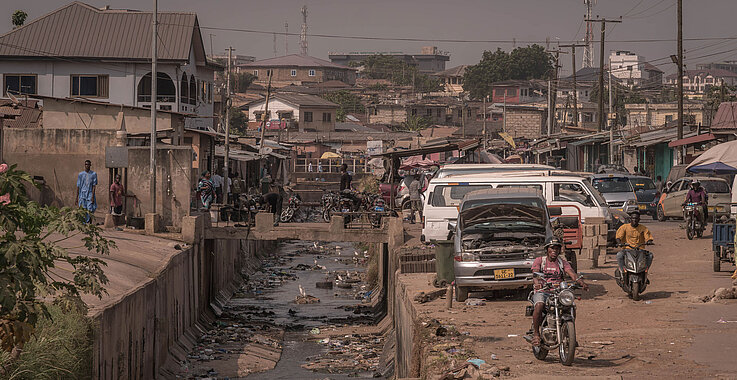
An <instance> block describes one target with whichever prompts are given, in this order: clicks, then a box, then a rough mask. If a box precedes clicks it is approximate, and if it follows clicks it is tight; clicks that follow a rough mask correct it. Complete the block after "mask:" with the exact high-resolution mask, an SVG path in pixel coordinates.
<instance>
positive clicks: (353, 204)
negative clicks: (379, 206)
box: [338, 189, 364, 227]
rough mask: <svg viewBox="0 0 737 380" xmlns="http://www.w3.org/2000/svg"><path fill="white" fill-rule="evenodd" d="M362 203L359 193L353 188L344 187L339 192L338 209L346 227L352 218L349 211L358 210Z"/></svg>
mask: <svg viewBox="0 0 737 380" xmlns="http://www.w3.org/2000/svg"><path fill="white" fill-rule="evenodd" d="M363 203H364V201H363V199H362V197H361V196H360V194H359V193H357V192H355V191H353V190H350V189H346V190H343V192H342V193H340V201H339V203H338V209H339V210H340V211H341V212H342V213H343V224H344V225H345V226H346V227H347V226H348V224H349V223H350V222H351V221H352V220H353V215H351V213H354V212H358V211H360V210H361V205H362V204H363Z"/></svg>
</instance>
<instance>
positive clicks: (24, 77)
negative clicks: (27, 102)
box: [3, 74, 38, 95]
mask: <svg viewBox="0 0 737 380" xmlns="http://www.w3.org/2000/svg"><path fill="white" fill-rule="evenodd" d="M37 82H38V81H37V76H36V75H35V74H5V75H3V94H7V93H11V94H15V95H20V94H29V95H35V94H36V93H37V92H36V91H37V88H36V83H37Z"/></svg>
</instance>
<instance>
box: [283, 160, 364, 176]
mask: <svg viewBox="0 0 737 380" xmlns="http://www.w3.org/2000/svg"><path fill="white" fill-rule="evenodd" d="M367 162H368V161H367V160H366V159H365V158H328V159H320V158H297V159H296V160H294V168H293V172H294V173H339V172H340V166H341V165H343V164H346V165H348V171H350V172H352V173H354V174H355V173H367V172H369V170H368V168H367V166H366V163H367Z"/></svg>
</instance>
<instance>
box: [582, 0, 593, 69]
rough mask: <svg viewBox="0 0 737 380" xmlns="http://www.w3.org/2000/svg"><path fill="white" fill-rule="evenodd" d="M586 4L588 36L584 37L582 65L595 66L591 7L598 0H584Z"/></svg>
mask: <svg viewBox="0 0 737 380" xmlns="http://www.w3.org/2000/svg"><path fill="white" fill-rule="evenodd" d="M583 3H584V4H585V5H586V36H585V37H584V44H585V45H586V46H585V47H584V49H583V65H582V67H593V66H594V25H593V23H592V22H591V21H588V20H591V8H592V7H593V5H594V4H595V3H596V0H583Z"/></svg>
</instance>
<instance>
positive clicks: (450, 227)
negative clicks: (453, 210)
mask: <svg viewBox="0 0 737 380" xmlns="http://www.w3.org/2000/svg"><path fill="white" fill-rule="evenodd" d="M457 225H458V224H457V223H450V222H448V231H455V230H456V226H457Z"/></svg>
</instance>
